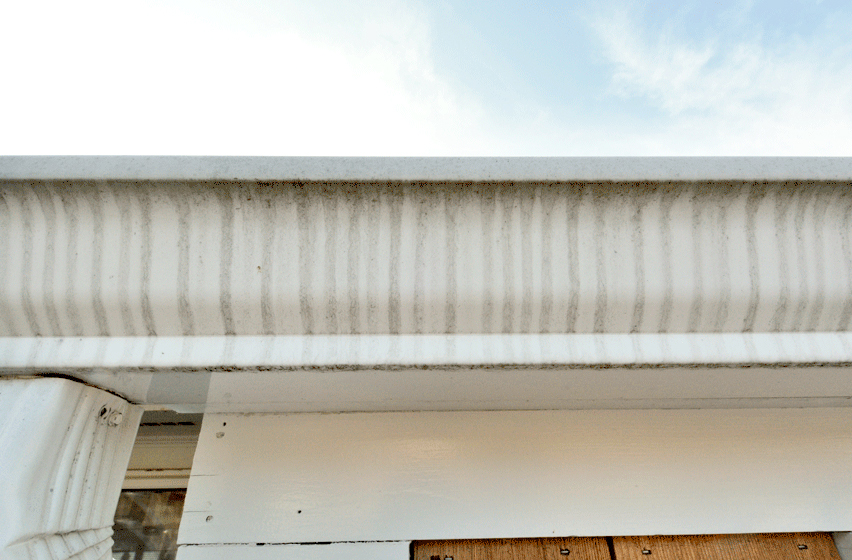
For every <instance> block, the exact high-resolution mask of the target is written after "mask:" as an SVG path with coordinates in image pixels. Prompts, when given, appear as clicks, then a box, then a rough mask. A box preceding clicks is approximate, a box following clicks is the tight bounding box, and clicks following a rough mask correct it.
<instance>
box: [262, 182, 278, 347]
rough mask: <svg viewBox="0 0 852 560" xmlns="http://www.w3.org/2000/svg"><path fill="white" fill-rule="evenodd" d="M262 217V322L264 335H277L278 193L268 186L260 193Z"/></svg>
mask: <svg viewBox="0 0 852 560" xmlns="http://www.w3.org/2000/svg"><path fill="white" fill-rule="evenodd" d="M258 195H259V196H260V205H261V208H262V209H261V215H262V216H263V224H262V225H261V235H262V236H263V241H262V248H261V250H262V251H263V255H262V256H261V265H260V266H261V272H260V320H261V328H263V334H265V335H267V336H268V335H273V334H275V317H274V315H273V308H272V252H273V251H274V250H275V226H276V220H275V208H276V206H277V205H276V192H275V190H273V188H272V187H270V186H268V187H267V188H266V189H264V190H263V191H262V192H259V193H258Z"/></svg>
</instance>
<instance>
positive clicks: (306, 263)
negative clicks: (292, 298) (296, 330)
mask: <svg viewBox="0 0 852 560" xmlns="http://www.w3.org/2000/svg"><path fill="white" fill-rule="evenodd" d="M295 188H296V214H297V215H298V220H299V315H300V317H301V320H302V332H303V333H304V334H307V335H311V334H314V320H313V313H312V310H311V304H312V302H311V298H310V293H309V290H310V289H311V287H312V285H313V274H312V270H311V267H312V262H311V259H312V258H313V257H314V256H315V255H314V248H313V236H312V235H311V233H312V232H311V223H310V217H309V216H308V212H309V210H310V202H311V201H310V199H309V193H308V187H307V186H306V185H304V184H301V183H296V187H295Z"/></svg>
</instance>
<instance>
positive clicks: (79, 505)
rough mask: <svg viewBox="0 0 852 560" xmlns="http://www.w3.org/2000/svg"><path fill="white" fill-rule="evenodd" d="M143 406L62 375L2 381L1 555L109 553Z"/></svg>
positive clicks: (39, 558) (85, 557)
mask: <svg viewBox="0 0 852 560" xmlns="http://www.w3.org/2000/svg"><path fill="white" fill-rule="evenodd" d="M141 416H142V409H141V407H137V406H133V405H131V404H129V403H127V402H126V401H124V400H123V399H121V398H119V397H116V396H115V395H112V394H110V393H107V392H106V391H102V390H100V389H96V388H94V387H89V386H87V385H83V384H81V383H76V382H74V381H69V380H67V379H59V378H36V379H2V380H0V472H2V473H3V475H2V477H0V504H2V507H0V557H2V558H3V559H4V560H6V559H8V560H17V559H27V560H48V559H49V560H72V559H73V560H101V559H108V558H111V548H112V538H111V537H112V525H113V516H114V514H115V507H116V503H117V501H118V495H119V492H120V491H121V483H122V480H123V478H124V472H125V470H126V468H127V462H128V460H129V458H130V452H131V450H132V448H133V441H134V438H135V436H136V429H137V427H138V426H139V420H140V418H141Z"/></svg>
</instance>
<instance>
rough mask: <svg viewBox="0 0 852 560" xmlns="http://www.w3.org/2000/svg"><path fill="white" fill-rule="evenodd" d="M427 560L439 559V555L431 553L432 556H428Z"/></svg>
mask: <svg viewBox="0 0 852 560" xmlns="http://www.w3.org/2000/svg"><path fill="white" fill-rule="evenodd" d="M429 560H441V557H440V556H436V555H434V554H433V555H432V557H431V558H429Z"/></svg>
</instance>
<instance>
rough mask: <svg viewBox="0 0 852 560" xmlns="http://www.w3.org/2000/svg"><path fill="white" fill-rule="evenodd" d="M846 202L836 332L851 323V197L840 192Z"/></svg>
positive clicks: (841, 231) (846, 327) (844, 192)
mask: <svg viewBox="0 0 852 560" xmlns="http://www.w3.org/2000/svg"><path fill="white" fill-rule="evenodd" d="M841 192H842V193H843V195H844V196H843V197H844V198H845V202H846V211H845V212H844V213H843V222H842V223H843V226H842V228H841V230H840V245H841V248H842V251H843V262H844V263H845V264H846V286H847V288H846V298H845V302H844V304H843V309H842V310H841V311H840V320H839V321H838V322H837V330H838V331H845V330H848V329H849V322H850V321H852V295H850V294H852V240H850V239H849V237H850V235H852V195H850V193H849V192H848V191H841Z"/></svg>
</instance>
